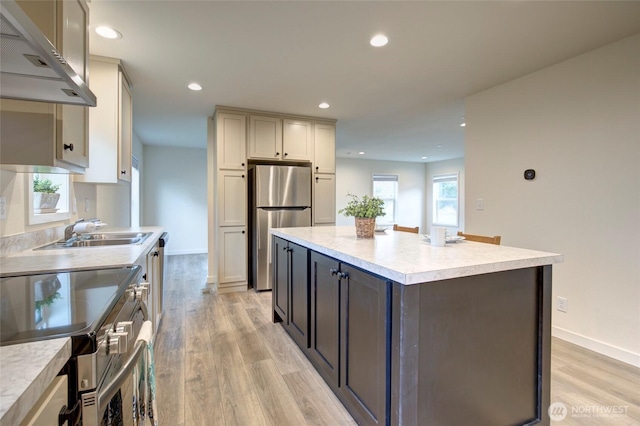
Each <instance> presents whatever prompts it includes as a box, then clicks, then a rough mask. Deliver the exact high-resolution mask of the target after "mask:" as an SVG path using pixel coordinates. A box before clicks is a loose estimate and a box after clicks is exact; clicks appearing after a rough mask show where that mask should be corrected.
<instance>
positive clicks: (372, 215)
mask: <svg viewBox="0 0 640 426" xmlns="http://www.w3.org/2000/svg"><path fill="white" fill-rule="evenodd" d="M347 196H348V197H351V200H350V201H349V202H348V203H347V206H346V207H345V208H343V209H340V210H338V213H341V214H343V215H345V216H353V217H354V218H355V219H356V236H357V237H358V238H373V233H374V231H375V229H376V217H378V216H384V201H383V200H382V199H381V198H378V197H369V196H368V195H365V196H363V197H362V198H360V197H358V196H357V195H353V194H347Z"/></svg>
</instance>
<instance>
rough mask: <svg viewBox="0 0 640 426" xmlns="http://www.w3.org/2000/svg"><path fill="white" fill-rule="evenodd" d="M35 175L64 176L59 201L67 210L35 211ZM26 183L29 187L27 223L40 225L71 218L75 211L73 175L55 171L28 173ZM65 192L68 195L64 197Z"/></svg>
mask: <svg viewBox="0 0 640 426" xmlns="http://www.w3.org/2000/svg"><path fill="white" fill-rule="evenodd" d="M34 175H41V176H45V178H46V177H47V176H62V179H60V180H62V181H63V182H62V185H63V186H62V187H61V188H60V193H61V195H60V198H61V200H60V201H58V205H61V204H60V203H62V206H63V207H64V208H65V210H63V211H60V212H55V213H35V212H34V205H33V193H34V192H33V177H34ZM25 185H26V187H27V200H26V207H27V208H26V213H27V224H28V225H40V224H43V223H51V222H62V221H65V220H69V219H71V216H72V214H73V213H72V212H73V197H72V194H71V177H70V176H69V175H61V174H53V173H26V174H25ZM62 191H64V192H65V194H66V197H63V195H64V194H63V192H62ZM64 198H66V203H65V202H64Z"/></svg>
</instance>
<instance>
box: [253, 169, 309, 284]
mask: <svg viewBox="0 0 640 426" xmlns="http://www.w3.org/2000/svg"><path fill="white" fill-rule="evenodd" d="M249 209H250V210H249V214H250V217H251V221H250V222H249V245H250V247H249V262H250V265H251V268H250V270H251V274H250V284H251V285H252V286H253V288H254V289H255V290H256V291H261V290H270V289H271V288H272V284H271V281H272V277H271V271H272V269H271V263H270V262H271V235H270V234H269V229H271V228H289V227H297V226H311V169H310V168H309V167H300V166H263V165H256V166H254V167H253V168H251V169H249Z"/></svg>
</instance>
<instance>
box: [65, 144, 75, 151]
mask: <svg viewBox="0 0 640 426" xmlns="http://www.w3.org/2000/svg"><path fill="white" fill-rule="evenodd" d="M63 146H64V149H65V150H66V149H68V150H69V151H73V144H72V143H65V144H64V145H63Z"/></svg>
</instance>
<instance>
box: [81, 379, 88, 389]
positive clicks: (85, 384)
mask: <svg viewBox="0 0 640 426" xmlns="http://www.w3.org/2000/svg"><path fill="white" fill-rule="evenodd" d="M88 387H89V380H87V379H82V380H81V381H80V389H86V388H88Z"/></svg>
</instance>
